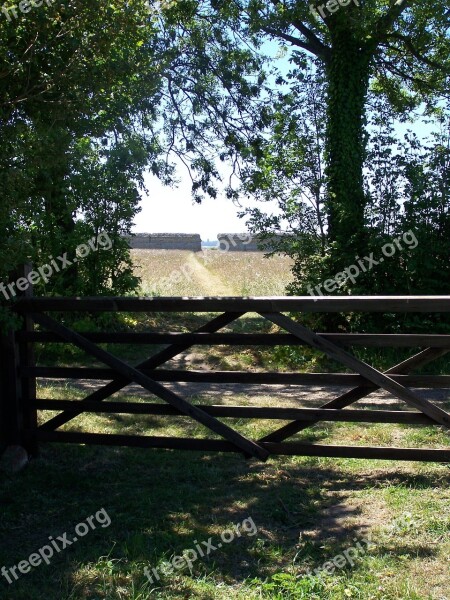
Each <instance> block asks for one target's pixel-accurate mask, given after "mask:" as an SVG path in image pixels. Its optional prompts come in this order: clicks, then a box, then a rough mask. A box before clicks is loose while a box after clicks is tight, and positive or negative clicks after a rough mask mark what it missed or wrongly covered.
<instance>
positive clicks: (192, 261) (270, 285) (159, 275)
mask: <svg viewBox="0 0 450 600" xmlns="http://www.w3.org/2000/svg"><path fill="white" fill-rule="evenodd" d="M131 255H132V259H133V263H134V265H135V274H136V275H138V276H139V277H140V278H141V279H142V282H141V286H140V293H142V294H143V295H146V296H155V295H157V296H283V295H285V289H286V285H287V284H288V283H289V282H290V281H291V278H292V275H291V264H292V261H291V260H290V259H289V258H287V257H285V256H273V257H271V258H265V257H264V254H263V253H262V252H218V251H217V250H203V251H202V252H191V251H189V250H132V251H131Z"/></svg>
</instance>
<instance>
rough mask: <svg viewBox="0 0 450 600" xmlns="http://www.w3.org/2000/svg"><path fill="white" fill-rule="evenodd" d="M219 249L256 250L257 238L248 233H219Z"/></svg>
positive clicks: (233, 250)
mask: <svg viewBox="0 0 450 600" xmlns="http://www.w3.org/2000/svg"><path fill="white" fill-rule="evenodd" d="M217 239H218V240H219V250H221V251H222V252H258V251H259V248H258V243H257V242H258V238H257V237H255V236H252V235H251V234H250V233H219V234H217Z"/></svg>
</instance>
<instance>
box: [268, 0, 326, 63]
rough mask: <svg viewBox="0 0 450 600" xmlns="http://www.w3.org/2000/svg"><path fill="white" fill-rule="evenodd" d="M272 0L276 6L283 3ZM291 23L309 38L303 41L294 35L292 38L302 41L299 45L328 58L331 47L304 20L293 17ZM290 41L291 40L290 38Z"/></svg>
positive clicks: (279, 0) (323, 57) (318, 55)
mask: <svg viewBox="0 0 450 600" xmlns="http://www.w3.org/2000/svg"><path fill="white" fill-rule="evenodd" d="M271 2H272V4H274V5H275V6H276V7H278V6H280V5H281V4H282V2H281V0H271ZM291 24H292V25H293V26H294V27H295V28H296V29H297V31H299V32H300V33H301V34H302V35H303V36H304V37H305V39H306V40H307V41H306V42H302V41H301V40H298V38H295V37H293V36H292V39H294V40H298V42H301V43H297V44H296V45H297V46H300V47H303V48H305V50H308V52H311V53H312V54H315V55H316V56H317V57H318V58H322V59H327V58H328V54H329V51H330V49H329V48H328V46H326V45H325V44H324V43H323V42H322V41H321V40H320V39H319V38H318V37H317V36H316V34H315V33H314V32H313V31H311V29H309V27H307V26H306V25H305V24H304V23H303V22H302V21H299V20H298V19H293V20H292V21H291ZM278 35H280V33H278ZM284 35H288V34H284ZM283 39H286V38H283ZM288 41H290V40H288ZM291 43H292V42H291ZM302 44H303V45H302Z"/></svg>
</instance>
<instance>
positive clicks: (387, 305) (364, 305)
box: [14, 296, 450, 313]
mask: <svg viewBox="0 0 450 600" xmlns="http://www.w3.org/2000/svg"><path fill="white" fill-rule="evenodd" d="M14 309H15V310H17V311H18V312H42V311H57V312H65V311H67V312H78V311H80V312H83V311H88V312H120V311H121V312H223V311H226V312H258V313H259V312H263V313H273V312H313V313H316V312H355V311H358V312H359V311H364V312H382V313H383V312H384V313H385V312H394V313H396V312H399V313H411V312H420V313H432V312H446V313H448V312H450V296H323V297H312V296H290V297H283V296H281V297H278V296H276V297H263V298H241V297H236V298H235V297H232V298H226V297H224V298H217V297H214V298H203V297H202V298H178V297H177V298H161V297H155V298H116V297H112V298H108V297H101V298H76V297H74V298H20V299H19V300H17V302H15V303H14Z"/></svg>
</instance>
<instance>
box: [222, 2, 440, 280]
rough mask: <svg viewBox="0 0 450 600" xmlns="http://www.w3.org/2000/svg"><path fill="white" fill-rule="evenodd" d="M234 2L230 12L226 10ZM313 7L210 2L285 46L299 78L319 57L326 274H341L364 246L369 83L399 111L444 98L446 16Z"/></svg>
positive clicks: (429, 6)
mask: <svg viewBox="0 0 450 600" xmlns="http://www.w3.org/2000/svg"><path fill="white" fill-rule="evenodd" d="M230 5H231V6H230ZM312 7H313V8H315V9H317V10H312V9H311V8H310V7H309V6H308V4H307V3H305V2H299V1H283V0H271V1H270V2H268V3H263V2H261V1H260V0H248V1H244V0H236V1H235V2H232V3H229V2H225V1H223V2H222V1H215V2H211V8H212V10H213V12H216V13H218V14H221V15H222V18H223V19H224V20H225V22H226V23H227V24H228V26H229V27H230V28H232V29H234V30H238V31H240V32H242V33H243V35H248V36H253V38H256V39H258V40H261V39H267V38H269V39H272V40H277V41H279V42H281V43H283V44H288V45H290V46H291V47H292V48H293V49H294V52H293V53H292V60H293V61H294V63H296V64H297V66H298V67H299V69H298V72H301V71H302V69H303V65H304V60H305V56H310V57H314V58H315V59H317V61H318V62H317V64H318V65H319V68H320V72H321V74H322V75H323V77H324V78H325V81H326V131H325V160H326V177H327V197H326V211H327V217H328V219H327V220H328V235H329V243H330V245H331V248H332V255H331V256H332V260H331V263H330V268H333V269H335V270H340V269H342V267H343V266H344V265H346V264H349V261H353V260H354V257H355V255H357V254H359V253H361V252H362V251H363V250H364V249H365V246H366V242H365V239H366V237H365V236H366V230H365V226H366V218H365V217H366V209H367V205H368V203H369V198H368V197H367V195H366V193H365V189H364V173H363V165H364V161H365V157H366V137H365V122H366V104H367V96H368V91H369V87H370V85H372V86H373V88H374V89H375V90H377V91H378V92H379V93H381V94H383V95H384V97H385V98H386V99H387V100H388V101H389V103H390V105H391V106H392V107H393V109H395V110H396V111H397V112H398V113H402V112H404V111H406V110H408V109H410V108H411V107H414V106H417V105H418V104H419V103H421V102H425V103H426V104H427V105H428V106H433V105H435V104H436V102H437V101H438V100H439V98H440V96H442V95H445V94H446V93H448V85H447V84H448V75H449V73H450V59H449V56H450V52H449V50H450V39H449V36H448V16H449V15H448V10H447V9H446V8H445V6H444V4H443V3H442V2H441V1H440V0H422V1H421V2H415V1H413V0H389V1H388V0H366V1H365V2H362V1H361V2H351V3H349V2H348V1H347V0H345V2H344V1H342V2H340V3H338V2H337V0H332V1H331V2H328V3H327V7H328V8H324V6H323V4H322V3H321V2H320V1H318V0H317V1H314V2H313V3H312Z"/></svg>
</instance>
